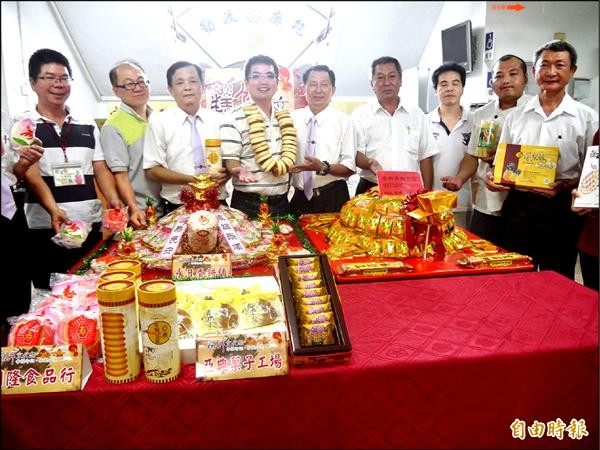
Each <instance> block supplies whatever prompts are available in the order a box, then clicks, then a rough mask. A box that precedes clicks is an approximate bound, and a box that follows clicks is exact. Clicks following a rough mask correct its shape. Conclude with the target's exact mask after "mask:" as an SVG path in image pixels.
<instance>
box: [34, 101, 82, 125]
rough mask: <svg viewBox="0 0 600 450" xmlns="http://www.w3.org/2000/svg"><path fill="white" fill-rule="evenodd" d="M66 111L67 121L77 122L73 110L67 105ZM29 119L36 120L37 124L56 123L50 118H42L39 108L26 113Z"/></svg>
mask: <svg viewBox="0 0 600 450" xmlns="http://www.w3.org/2000/svg"><path fill="white" fill-rule="evenodd" d="M65 110H66V111H67V115H66V116H65V121H67V120H69V119H71V122H77V119H76V118H75V117H74V116H73V115H72V114H71V109H70V108H69V107H68V106H66V105H65ZM25 114H26V115H27V116H28V117H30V118H31V120H34V121H35V122H42V121H46V122H52V123H54V121H53V120H50V119H49V118H48V117H45V116H42V115H41V114H40V113H39V112H38V110H37V107H36V108H34V109H33V110H32V111H28V112H27V113H25Z"/></svg>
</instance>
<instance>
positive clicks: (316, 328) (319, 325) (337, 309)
mask: <svg viewBox="0 0 600 450" xmlns="http://www.w3.org/2000/svg"><path fill="white" fill-rule="evenodd" d="M301 260H303V261H308V262H309V264H306V265H304V266H303V265H302V263H301ZM278 270H279V279H280V285H281V292H282V294H283V303H284V306H285V313H286V318H287V324H288V330H289V336H290V347H291V351H290V359H291V362H292V363H293V364H295V365H302V364H312V363H324V362H344V361H348V360H349V359H350V357H351V354H352V345H351V343H350V336H349V335H348V330H347V328H346V321H345V320H344V311H343V309H342V304H341V301H340V296H339V293H338V290H337V286H336V284H335V280H334V278H333V273H332V271H331V266H330V265H329V260H328V258H327V255H325V254H312V255H288V256H280V257H279V261H278ZM322 300H323V301H322ZM324 321H325V322H324ZM328 327H331V329H329V328H328ZM307 341H308V342H307Z"/></svg>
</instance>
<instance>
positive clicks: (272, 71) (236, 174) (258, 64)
mask: <svg viewBox="0 0 600 450" xmlns="http://www.w3.org/2000/svg"><path fill="white" fill-rule="evenodd" d="M278 78H279V67H278V66H277V63H276V62H275V61H274V60H273V59H272V58H270V57H269V56H264V55H257V56H253V57H252V58H250V59H249V60H248V61H247V62H246V66H245V79H246V85H247V87H248V93H249V94H250V98H251V99H252V101H253V102H254V103H255V104H256V106H257V107H258V112H259V113H260V118H261V119H262V122H263V123H264V141H265V142H266V145H267V146H268V150H267V151H268V153H269V154H268V156H270V157H273V156H276V157H279V155H281V145H282V142H281V133H280V127H279V123H278V121H277V119H276V116H275V112H276V111H275V105H274V104H273V96H274V95H275V92H276V91H277V85H278ZM290 120H291V119H290ZM221 149H222V152H223V161H225V166H226V167H227V170H228V171H229V173H230V174H231V175H232V177H233V179H232V182H233V195H232V197H231V207H232V208H235V209H239V210H240V211H243V212H245V213H246V214H248V215H249V216H251V217H256V216H257V215H258V212H259V207H260V203H261V198H260V197H261V195H264V196H267V198H268V200H267V201H268V204H269V208H270V211H271V213H272V214H274V215H285V214H289V202H288V189H289V180H290V176H289V174H288V173H285V174H283V175H275V174H274V173H273V171H271V170H269V171H263V170H262V169H261V166H260V165H259V163H258V162H257V160H256V158H255V154H254V150H253V149H252V144H251V142H250V126H249V124H248V120H247V119H246V114H245V112H244V110H243V108H242V106H239V107H237V108H235V109H233V110H232V111H231V113H230V114H229V115H228V116H226V117H224V118H223V124H222V125H221Z"/></svg>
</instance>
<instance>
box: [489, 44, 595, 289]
mask: <svg viewBox="0 0 600 450" xmlns="http://www.w3.org/2000/svg"><path fill="white" fill-rule="evenodd" d="M576 70H577V52H576V50H575V49H574V48H573V46H572V45H571V44H569V43H568V42H565V41H558V40H555V41H550V42H548V43H546V44H544V45H543V46H541V47H540V48H539V49H538V50H537V51H536V52H535V54H534V57H533V74H534V76H535V82H536V84H537V85H538V87H539V93H538V95H536V96H535V97H533V98H532V99H531V100H529V101H528V102H527V103H525V104H524V105H523V106H520V107H518V108H516V109H515V110H514V111H513V112H511V113H510V114H509V115H508V117H507V118H506V121H505V123H504V127H503V128H502V134H501V135H500V143H501V144H502V143H505V144H515V145H542V146H547V147H558V148H559V157H558V164H557V167H556V177H555V182H554V183H552V184H551V185H550V186H549V188H546V189H542V188H530V189H523V188H508V187H506V186H500V185H496V184H494V183H492V182H490V181H489V179H488V181H487V183H486V185H487V186H488V187H489V188H490V189H495V190H506V191H508V195H507V197H506V200H505V201H504V204H503V205H502V223H503V239H504V240H505V245H506V249H507V250H510V251H514V252H519V253H522V254H526V255H529V256H531V257H532V258H533V263H534V264H535V265H536V266H538V267H539V269H540V270H554V271H556V272H558V273H561V274H563V275H564V276H566V277H569V278H571V279H573V278H574V276H575V262H576V259H577V239H578V237H579V233H580V231H581V227H582V225H583V222H582V218H581V217H579V216H577V215H576V214H574V213H573V212H572V211H571V190H572V189H573V188H574V187H577V184H578V183H579V177H580V176H581V168H582V166H583V161H584V159H585V153H586V151H587V148H588V146H590V145H592V141H593V137H594V133H595V132H596V130H597V129H598V113H597V112H596V111H594V110H593V109H591V108H590V107H588V106H586V105H584V104H583V103H579V102H576V101H575V100H573V98H571V96H569V94H567V92H566V87H567V85H568V84H569V81H571V79H572V78H573V76H574V75H575V71H576Z"/></svg>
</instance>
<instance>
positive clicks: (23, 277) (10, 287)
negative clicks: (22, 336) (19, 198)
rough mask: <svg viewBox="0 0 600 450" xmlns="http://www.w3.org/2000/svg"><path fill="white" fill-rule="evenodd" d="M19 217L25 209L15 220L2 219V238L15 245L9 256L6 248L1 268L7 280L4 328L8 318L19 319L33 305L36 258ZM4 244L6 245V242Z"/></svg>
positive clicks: (0, 221) (5, 282)
mask: <svg viewBox="0 0 600 450" xmlns="http://www.w3.org/2000/svg"><path fill="white" fill-rule="evenodd" d="M19 214H22V210H21V211H19V210H17V213H16V214H15V216H14V217H13V219H12V220H8V219H7V218H6V217H4V216H0V218H1V219H0V223H1V224H2V225H1V226H2V228H1V232H2V236H3V239H5V240H10V241H11V242H12V243H13V244H12V245H10V247H11V248H12V249H13V251H11V252H10V253H9V252H8V251H7V249H6V247H5V253H4V257H5V262H6V264H4V268H3V269H2V271H3V274H2V278H3V280H4V283H3V285H4V286H3V291H4V292H3V294H2V324H3V325H4V324H5V321H6V318H7V317H13V316H18V315H20V314H25V313H26V312H27V311H29V304H30V303H31V269H32V267H33V266H34V265H35V264H36V258H35V257H34V255H33V252H32V247H30V246H29V245H28V239H27V228H25V225H24V224H23V223H22V221H21V219H20V218H19V217H17V216H18V215H19ZM5 242H6V243H7V241H5ZM5 245H6V244H5ZM15 247H16V248H15ZM19 247H20V248H19ZM41 257H42V258H45V257H46V256H45V255H43V254H42V255H41Z"/></svg>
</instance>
